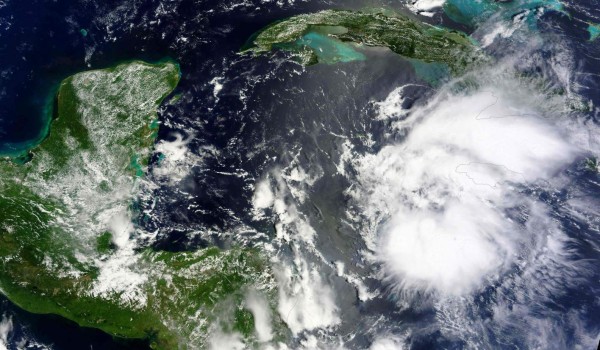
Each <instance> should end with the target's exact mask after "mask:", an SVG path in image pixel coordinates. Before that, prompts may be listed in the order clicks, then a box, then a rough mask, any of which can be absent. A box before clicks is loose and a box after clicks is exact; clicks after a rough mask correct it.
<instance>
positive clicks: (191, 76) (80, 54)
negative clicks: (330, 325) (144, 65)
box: [0, 0, 600, 349]
mask: <svg viewBox="0 0 600 350" xmlns="http://www.w3.org/2000/svg"><path fill="white" fill-rule="evenodd" d="M456 3H457V4H461V6H466V7H468V6H469V2H465V1H462V2H461V1H457V2H456ZM541 3H544V2H543V1H542V2H541ZM408 5H410V4H408ZM563 6H564V11H566V12H568V14H565V13H564V12H561V11H547V12H544V13H536V16H537V17H536V18H537V19H536V20H533V22H532V23H531V26H532V28H531V29H530V30H532V31H533V32H535V33H544V34H548V35H554V36H556V38H560V40H561V45H566V47H567V48H568V51H569V52H570V53H571V55H572V60H570V61H569V62H568V64H567V62H566V61H565V62H563V63H564V66H563V67H562V70H560V69H559V70H554V71H555V72H558V73H557V74H555V75H554V76H549V77H548V78H549V80H550V81H553V79H554V80H556V81H557V82H560V81H561V79H563V80H566V81H570V82H571V83H572V84H573V86H577V88H578V90H577V93H578V94H579V95H581V96H582V97H584V98H585V99H586V100H588V101H590V102H589V104H590V106H591V107H590V108H589V109H588V110H587V111H585V112H582V113H581V114H582V117H581V118H582V120H583V121H586V122H589V123H591V124H592V125H597V124H598V123H599V122H600V121H599V120H598V118H599V115H598V109H597V108H596V107H595V106H598V105H600V39H599V40H595V39H597V36H598V33H599V32H600V29H598V28H600V27H597V26H596V24H598V23H600V2H598V1H596V0H593V1H592V0H586V1H577V2H576V3H575V2H563ZM363 7H387V8H391V9H394V10H397V11H401V12H404V13H411V15H414V14H413V13H412V12H410V10H409V9H410V8H411V7H410V6H407V4H403V3H401V2H400V1H383V0H382V1H357V0H352V1H341V0H340V1H284V0H282V1H272V2H270V1H259V0H250V1H244V2H241V1H233V0H225V1H196V0H173V1H158V0H135V1H113V0H110V1H102V2H101V3H98V2H93V1H88V0H32V1H18V0H4V1H2V0H0V155H3V156H5V155H8V156H14V155H18V154H22V153H23V152H24V151H26V150H28V149H30V148H31V147H33V146H34V145H36V144H38V143H39V142H40V141H41V140H42V139H43V138H44V136H45V135H47V133H48V132H52V129H51V124H50V123H51V119H52V112H53V106H54V94H55V92H56V89H57V87H58V84H59V83H60V81H61V80H62V79H64V78H65V77H67V76H69V75H71V74H74V73H76V72H80V71H83V70H86V69H97V68H104V67H109V66H112V65H114V64H117V63H119V62H122V61H126V60H131V59H142V60H147V61H157V60H160V59H163V58H165V57H170V58H172V59H175V60H176V61H177V62H179V64H180V65H181V70H182V80H181V83H180V85H179V86H178V88H177V90H176V91H175V93H176V94H179V95H180V96H181V97H180V101H181V102H180V103H178V104H176V105H166V106H164V107H163V108H161V110H160V119H161V122H162V125H161V129H160V133H159V137H158V140H157V143H160V142H161V141H164V142H166V143H170V142H173V141H174V140H184V141H185V145H186V147H187V149H189V150H190V152H191V154H192V155H191V156H190V157H189V158H190V160H189V161H190V163H189V164H184V167H187V168H186V169H187V170H186V171H187V172H186V173H185V174H177V175H176V176H175V175H173V174H167V175H165V178H161V177H160V176H157V177H156V179H155V181H156V184H157V189H156V190H155V193H154V198H153V199H152V200H148V201H146V202H145V201H144V200H141V202H140V203H139V205H140V206H141V207H142V208H149V207H152V208H153V210H152V213H153V214H152V215H149V216H147V217H144V218H140V219H139V221H138V222H136V224H137V225H139V226H141V227H144V228H145V229H147V230H148V231H156V230H159V231H160V234H159V236H158V237H157V239H156V240H153V241H149V242H147V245H149V246H153V247H155V248H156V249H165V250H173V251H179V250H191V249H195V248H198V247H205V246H209V245H217V246H220V247H223V248H227V247H229V246H231V245H232V244H234V243H240V242H241V243H242V244H248V245H254V244H258V243H260V242H264V241H269V240H270V239H272V238H273V237H274V236H275V235H276V232H275V228H274V225H273V223H272V222H270V221H257V220H254V218H253V215H254V214H253V212H252V211H251V210H250V209H249V208H251V206H252V204H251V202H252V195H253V193H252V191H251V188H252V186H251V181H254V180H256V179H260V178H261V176H262V174H263V173H264V172H265V171H266V170H265V169H267V168H268V167H270V166H271V165H272V164H271V163H273V162H275V163H277V162H280V165H281V166H282V167H283V166H284V165H285V164H287V163H293V162H295V163H294V164H298V165H299V166H301V167H302V168H304V169H313V170H311V171H308V174H304V175H305V178H304V180H302V181H305V180H306V178H309V179H310V178H311V177H314V178H321V179H322V180H321V181H315V182H314V186H312V184H311V186H312V187H311V186H306V187H301V189H302V190H303V191H305V192H306V193H307V194H306V196H307V197H309V198H310V201H308V202H307V203H310V204H306V206H300V205H299V208H301V210H303V211H304V212H305V213H306V217H307V218H309V219H310V221H311V222H312V223H313V226H314V229H315V230H316V232H317V233H318V234H317V235H316V238H315V241H316V242H315V244H316V246H318V247H319V253H320V254H321V255H322V256H324V257H327V259H326V260H328V261H332V262H333V261H342V262H344V263H345V265H346V266H355V267H354V270H353V271H352V272H353V273H354V274H355V275H359V276H367V277H365V278H364V280H363V283H364V285H365V286H366V287H367V288H368V289H370V290H378V291H380V292H381V293H380V295H379V296H378V297H375V298H372V299H368V300H366V301H364V302H360V303H359V302H358V301H357V297H356V294H357V292H356V290H355V289H354V288H353V287H352V286H350V285H349V284H348V283H346V282H345V281H344V280H343V279H341V278H335V277H330V278H329V279H328V281H329V282H330V284H331V285H333V286H334V287H335V290H336V293H337V294H336V299H337V300H336V301H337V306H338V308H339V309H340V310H344V319H343V322H341V324H340V326H339V328H338V329H336V331H335V333H336V334H334V335H331V337H332V338H336V336H339V338H340V339H343V340H344V343H345V344H346V346H348V347H349V348H356V349H361V348H368V347H369V346H370V344H371V343H372V339H371V335H372V334H373V332H380V331H381V332H383V331H385V330H389V331H390V332H391V331H392V330H393V329H394V325H399V324H408V325H413V326H414V327H417V328H421V329H422V333H420V332H414V333H412V334H411V336H410V337H409V338H411V341H410V344H411V348H413V349H432V348H447V349H461V348H465V347H469V346H473V344H475V345H477V344H479V345H481V344H482V343H478V341H479V340H477V339H476V340H472V341H473V343H470V341H471V340H469V339H467V338H465V337H462V338H461V337H448V336H446V334H445V333H444V332H443V331H440V330H433V331H431V332H429V331H428V325H429V324H433V323H435V322H438V321H439V317H440V316H439V313H436V311H434V310H433V309H428V308H419V307H414V308H398V301H399V299H401V297H400V296H398V295H396V294H395V293H394V292H393V289H394V288H393V286H392V285H391V284H390V283H388V282H386V281H385V280H381V279H379V278H378V276H377V274H375V273H374V272H373V271H374V270H376V268H374V267H372V266H369V265H368V264H365V260H364V258H363V257H362V256H361V255H360V253H359V252H361V251H364V250H366V249H367V248H368V247H367V245H368V244H367V243H365V240H363V238H362V237H361V235H360V234H358V233H357V232H356V229H355V227H353V226H352V225H349V224H348V225H345V224H340V222H338V221H335V220H332V219H330V218H343V217H345V215H347V209H348V207H349V206H351V205H350V204H349V203H350V200H349V199H348V196H347V193H346V192H345V191H346V189H348V188H352V186H354V184H353V182H352V180H351V179H350V178H351V177H349V176H342V171H341V170H340V168H337V169H336V168H335V167H334V166H333V165H332V164H331V163H332V161H331V159H333V158H335V159H337V157H341V156H340V154H341V153H343V143H342V142H341V141H340V138H341V137H340V135H344V136H348V137H349V138H351V139H352V140H357V141H356V143H355V144H354V148H353V149H354V151H355V152H357V153H358V154H363V153H373V154H375V153H377V152H379V151H381V150H382V149H383V148H384V146H385V145H388V144H390V143H393V142H395V141H401V140H404V138H405V135H403V134H402V133H399V132H398V133H395V132H390V127H391V126H392V124H393V122H392V121H386V120H383V119H381V120H379V119H376V118H375V117H376V115H377V113H378V111H379V109H378V108H379V107H378V106H377V105H376V104H375V103H374V101H384V100H386V98H388V96H389V95H390V92H391V91H394V89H395V88H397V87H399V86H405V87H406V88H405V89H404V90H403V91H404V92H405V94H404V96H403V100H402V101H401V105H402V108H405V109H407V108H410V107H411V106H412V105H413V104H415V105H419V104H421V105H422V104H423V103H424V100H426V98H428V97H431V96H432V95H433V94H434V93H435V89H433V88H431V87H429V86H426V84H424V81H427V78H426V77H424V75H426V74H425V73H423V72H421V74H419V66H418V65H414V64H411V63H410V62H409V61H407V60H404V59H402V58H400V57H398V56H397V55H395V54H393V53H391V52H389V51H388V50H385V49H381V48H368V49H367V48H363V49H360V50H359V51H355V48H353V47H351V46H345V45H344V46H340V47H332V48H331V47H330V48H329V49H330V50H339V51H343V52H344V53H345V55H346V56H347V57H350V58H349V59H347V61H348V62H342V63H336V64H331V65H330V64H319V65H315V66H311V67H309V68H306V69H304V68H302V67H300V66H299V65H298V64H297V63H295V62H293V61H292V60H290V59H289V56H288V55H287V54H286V53H284V52H275V53H273V54H272V55H269V56H261V57H248V56H242V55H240V54H239V50H240V48H241V47H243V46H244V45H245V44H246V42H247V40H248V38H249V37H250V36H251V34H252V33H255V32H256V31H257V30H259V29H260V28H262V27H264V26H266V25H268V24H270V23H272V22H274V21H276V20H280V19H283V18H287V17H290V16H293V15H295V14H301V13H307V12H314V11H318V10H323V9H330V8H339V9H360V8H363ZM537 9H539V7H536V6H531V9H529V10H530V11H534V12H535V11H538V10H537ZM471 10H472V11H475V12H477V11H479V12H477V13H480V12H481V13H485V11H483V10H481V9H470V10H469V11H471ZM432 11H433V13H432V14H431V15H429V14H428V15H427V16H422V17H420V18H421V19H422V20H424V21H427V22H429V23H432V24H438V25H444V26H446V27H449V28H454V29H457V30H462V31H465V32H467V33H469V34H470V33H472V32H473V31H474V30H473V29H472V28H471V27H469V26H468V23H459V22H460V18H457V17H452V18H451V16H450V17H449V16H448V15H447V14H444V13H442V11H440V10H439V9H438V10H432ZM519 14H522V12H519V13H515V14H513V15H512V16H513V17H512V18H511V20H512V19H514V18H518V16H519ZM486 16H487V14H486ZM490 16H491V15H490ZM499 30H500V29H499ZM499 35H500V34H499ZM507 35H508V34H507ZM507 37H508V36H507ZM479 39H480V42H483V41H484V40H485V38H484V37H480V38H479ZM302 40H306V41H307V42H308V43H309V44H308V45H312V44H314V45H321V44H319V43H320V42H321V40H323V38H322V37H319V36H318V35H317V34H314V35H313V36H308V35H307V36H306V37H304V38H303V39H302ZM500 41H501V40H500ZM322 45H325V46H327V45H330V43H324V44H322ZM322 45H321V46H322ZM523 45H524V44H523V43H522V42H520V43H514V42H508V40H507V41H506V42H503V41H501V42H500V43H498V42H496V41H495V42H493V43H492V44H490V45H489V46H487V47H486V50H487V52H489V53H490V55H497V56H506V55H507V54H509V53H510V50H515V52H517V51H518V50H521V49H522V47H523ZM357 50H358V49H357ZM553 50H554V49H553V48H551V47H549V48H548V49H547V51H544V50H541V52H539V54H540V55H541V57H547V58H548V65H550V58H553V59H554V58H555V55H554V52H555V51H553ZM544 55H546V56H544ZM324 57H326V58H327V57H328V56H326V55H324ZM342 61H346V60H342ZM553 62H554V61H553ZM554 63H556V62H554ZM556 64H558V65H559V66H560V64H561V62H560V60H559V62H557V63H556ZM545 68H547V67H543V66H542V67H539V68H538V69H539V71H543V70H544V69H545ZM424 69H425V68H424ZM539 71H538V73H539ZM428 73H430V74H434V75H435V76H432V77H431V79H433V80H435V79H436V77H437V76H438V75H443V74H444V73H443V72H441V73H439V74H438V73H436V72H433V73H432V72H431V71H428ZM531 73H532V74H534V73H536V72H535V71H534V72H531ZM565 93H566V92H565ZM588 107H589V106H588ZM374 120H375V121H374ZM599 136H600V135H599ZM207 154H208V156H207ZM590 156H600V155H594V154H590ZM332 157H333V158H332ZM159 158H160V156H159V155H156V156H155V157H154V158H153V163H152V164H151V165H150V167H151V169H152V168H153V167H154V166H155V165H156V164H157V162H159V161H160V160H159ZM274 160H276V161H274ZM180 165H181V164H180ZM178 166H179V165H178ZM235 173H238V174H239V173H245V174H246V175H245V176H227V175H224V174H235ZM323 174H326V175H323ZM174 176H175V178H177V180H178V181H179V182H178V184H177V186H174V185H173V182H172V179H173V178H174ZM564 176H565V177H568V178H569V179H571V185H570V186H572V187H569V188H577V193H578V195H579V196H581V198H597V197H598V196H599V195H600V188H599V186H598V185H597V183H598V174H597V173H594V172H590V171H586V170H585V169H584V168H583V167H581V166H578V165H576V164H574V165H572V166H570V167H569V168H568V169H567V170H565V172H564ZM308 182H310V181H308ZM523 193H527V195H528V196H530V197H532V198H533V197H535V198H537V199H539V200H540V201H542V202H544V203H545V204H546V205H548V207H550V208H552V214H551V217H552V219H553V220H556V221H557V222H559V224H560V226H561V227H562V229H563V231H564V232H565V233H566V234H567V235H568V236H569V237H570V238H571V239H572V241H571V243H570V244H571V246H570V248H571V249H573V251H576V252H577V253H576V254H577V259H578V260H581V261H592V262H593V261H595V262H597V261H598V259H599V258H600V253H599V251H598V240H599V239H598V231H597V227H598V225H599V223H600V218H599V217H598V216H597V214H598V212H599V210H598V208H596V209H595V210H591V212H595V214H594V215H589V216H586V217H576V216H568V215H566V214H564V212H562V211H561V210H562V209H561V208H562V205H563V204H564V203H565V202H566V201H567V200H570V199H572V198H573V196H572V192H570V191H567V190H564V191H562V192H561V191H560V190H557V191H555V192H544V191H543V190H539V189H535V188H526V189H523ZM592 203H596V202H592ZM593 205H595V204H593ZM592 209H593V208H592ZM0 210H1V208H0ZM515 210H516V209H515ZM517 216H518V215H517ZM240 227H242V229H240ZM257 231H260V232H264V233H265V234H264V235H258V234H256V232H257ZM223 232H234V234H223ZM287 253H288V254H291V250H290V251H289V252H287ZM306 259H307V260H308V261H310V263H311V264H315V265H319V264H322V265H324V266H325V265H327V264H324V263H323V262H322V261H321V260H320V258H319V257H317V256H316V255H315V256H309V254H307V257H306ZM325 269H333V268H332V267H331V266H326V267H325ZM327 271H329V270H327ZM327 273H328V274H329V275H327V276H334V275H335V273H334V272H331V271H329V272H327ZM327 273H325V274H327ZM557 278H560V277H557ZM599 278H600V271H599V270H596V271H590V272H589V274H588V275H586V276H585V277H582V280H583V281H584V282H583V283H581V284H578V285H576V286H574V287H570V286H566V285H565V290H564V293H563V294H561V295H558V296H553V297H552V298H551V300H549V301H545V302H547V304H545V305H544V307H547V308H549V309H552V310H554V311H555V312H556V313H561V312H566V311H568V310H578V312H577V316H578V317H580V318H578V321H577V322H581V323H582V326H581V328H579V327H577V326H572V327H571V326H569V327H567V326H565V327H566V328H565V329H564V337H565V339H566V340H565V344H575V343H577V342H578V341H577V339H579V337H583V336H582V335H581V334H580V333H581V332H584V333H585V334H593V333H594V332H595V331H598V330H599V329H600V301H599V300H598V295H600V294H598V293H600V285H598V280H599ZM496 287H498V286H497V285H495V286H490V288H489V289H488V290H484V291H482V292H481V293H480V294H479V295H478V296H477V297H478V298H480V300H481V303H482V305H483V304H486V305H488V306H489V303H493V300H495V298H496V289H495V288H496ZM474 305H477V304H474ZM538 306H540V305H538ZM540 307H541V306H540ZM535 312H537V311H534V312H533V313H535ZM468 313H469V315H468V317H471V318H473V319H477V317H481V318H482V319H485V318H486V317H487V316H489V314H490V313H491V311H490V308H489V307H484V306H482V307H480V308H479V307H473V308H472V309H469V310H468ZM540 314H542V312H541V311H540ZM0 317H2V320H1V323H0V330H6V329H10V331H9V332H6V331H5V335H2V334H0V336H2V337H5V338H6V339H5V341H6V343H7V344H8V348H10V349H12V348H22V347H18V346H19V344H23V345H24V348H27V349H46V348H52V349H87V348H90V349H143V348H147V344H145V343H144V342H137V341H134V342H131V341H129V342H125V341H122V340H116V339H113V338H111V337H110V336H108V335H106V334H104V333H102V332H100V331H97V330H92V329H86V328H81V327H78V326H77V325H75V324H73V323H72V322H69V321H66V320H63V319H60V318H58V317H55V316H51V315H34V314H31V313H28V312H25V311H23V310H21V309H19V308H18V307H17V306H15V305H13V304H11V303H10V301H8V300H6V299H5V298H0ZM465 317H467V316H465ZM379 318H381V319H383V320H384V321H383V322H378V321H377V320H378V319H379ZM561 322H564V323H561ZM568 323H569V321H564V320H563V321H559V320H557V321H556V324H557V325H558V327H561V326H562V325H568ZM8 325H10V327H8ZM7 327H8V328H7ZM428 332H429V333H428ZM506 333H510V332H509V331H508V330H504V331H503V334H493V335H489V337H488V338H486V341H487V343H485V344H492V345H494V346H495V347H497V348H503V347H504V345H503V344H504V342H508V343H510V345H511V346H523V347H524V348H527V343H526V340H524V338H523V339H521V338H519V339H517V340H514V339H512V338H511V337H510V335H507V334H506ZM473 338H474V339H475V338H477V337H476V336H473ZM0 339H2V338H0ZM465 339H467V340H465ZM507 339H508V340H507ZM299 344H300V343H299V341H298V342H297V343H295V344H292V346H294V345H296V346H299ZM484 347H485V346H484ZM506 348H508V345H506Z"/></svg>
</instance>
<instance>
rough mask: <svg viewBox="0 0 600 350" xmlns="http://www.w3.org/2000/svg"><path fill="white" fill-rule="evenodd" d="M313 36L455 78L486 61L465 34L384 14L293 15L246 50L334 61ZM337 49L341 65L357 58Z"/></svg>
mask: <svg viewBox="0 0 600 350" xmlns="http://www.w3.org/2000/svg"><path fill="white" fill-rule="evenodd" d="M315 33H316V34H319V35H320V36H326V37H328V38H330V40H333V41H335V42H339V43H345V44H348V43H353V44H356V45H365V46H379V47H387V48H389V49H390V50H392V51H393V52H395V53H397V54H399V55H401V56H403V57H405V58H409V59H413V60H420V61H422V62H424V63H439V64H444V65H447V66H448V67H449V68H450V70H451V71H452V72H454V73H459V72H462V71H463V70H464V69H465V68H466V67H467V66H469V65H471V64H473V63H474V62H476V61H478V60H481V59H482V55H481V54H480V53H479V52H478V51H477V49H476V48H475V46H474V45H473V44H472V42H471V41H470V39H469V38H468V37H467V36H466V35H465V34H463V33H460V32H456V31H451V30H447V29H442V28H438V27H434V26H431V25H428V24H425V23H421V22H419V21H416V20H414V19H412V18H410V17H407V16H405V15H401V14H398V13H392V12H390V11H385V10H372V11H362V12H358V11H342V10H326V11H321V12H317V13H311V14H303V15H298V16H294V17H291V18H288V19H286V20H283V21H280V22H276V23H274V24H272V25H269V26H267V27H266V28H264V29H262V30H261V31H259V32H258V33H256V34H255V35H253V37H252V38H251V39H250V40H249V44H248V45H247V46H246V47H245V48H244V51H252V52H255V53H264V52H268V51H271V50H273V49H281V50H287V51H292V52H294V53H296V54H297V55H298V56H299V57H300V61H301V63H303V64H306V65H309V64H314V63H318V62H324V63H331V62H332V61H333V62H335V60H332V59H330V58H327V57H326V59H325V60H323V56H324V54H323V52H324V51H327V50H324V49H323V45H320V46H316V45H314V41H315V40H314V39H312V40H311V38H310V36H311V35H312V36H314V35H315ZM307 37H308V39H307ZM319 39H320V40H322V39H321V38H319ZM327 46H332V45H331V44H329V45H327ZM336 50H337V51H339V52H340V54H339V56H340V57H339V59H338V61H344V57H346V56H347V54H348V53H349V54H351V55H354V56H356V54H355V53H353V52H352V51H351V50H349V49H347V48H344V49H336Z"/></svg>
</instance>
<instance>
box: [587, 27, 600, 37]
mask: <svg viewBox="0 0 600 350" xmlns="http://www.w3.org/2000/svg"><path fill="white" fill-rule="evenodd" d="M587 30H588V32H589V33H590V40H596V39H598V37H600V24H590V25H589V26H588V28H587Z"/></svg>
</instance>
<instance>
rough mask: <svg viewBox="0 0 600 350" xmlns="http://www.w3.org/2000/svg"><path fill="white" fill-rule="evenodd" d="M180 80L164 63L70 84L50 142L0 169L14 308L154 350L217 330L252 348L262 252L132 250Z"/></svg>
mask: <svg viewBox="0 0 600 350" xmlns="http://www.w3.org/2000/svg"><path fill="white" fill-rule="evenodd" d="M179 78H180V72H179V67H178V66H177V64H175V63H174V62H171V61H164V62H160V63H156V64H149V63H144V62H140V61H133V62H128V63H124V64H120V65H117V66H115V67H112V68H108V69H102V70H93V71H87V72H82V73H79V74H75V75H73V76H71V77H69V78H67V79H65V80H64V81H63V82H62V83H61V85H60V87H59V90H58V94H57V96H56V111H55V119H54V120H53V121H52V124H51V128H50V132H49V134H48V135H47V137H46V138H45V139H44V140H43V141H42V142H41V143H40V144H39V145H37V146H35V147H34V148H32V149H31V150H29V152H27V153H26V154H27V156H26V157H25V156H19V157H16V158H5V159H3V160H1V161H0V208H1V210H0V290H1V292H2V293H3V294H5V295H6V296H7V297H8V298H9V299H10V300H11V301H13V302H14V303H15V304H17V305H19V306H20V307H22V308H23V309H25V310H28V311H30V312H34V313H52V314H57V315H60V316H63V317H65V318H68V319H70V320H73V321H75V322H77V323H78V324H79V325H81V326H85V327H93V328H98V329H101V330H103V331H105V332H107V333H109V334H111V335H113V336H115V337H122V338H139V339H147V340H148V341H149V342H150V344H151V346H152V347H153V348H156V349H177V348H179V349H186V348H194V349H195V348H203V347H205V346H206V342H207V339H208V335H209V333H210V330H211V329H212V327H216V326H215V323H216V324H217V326H218V327H219V328H220V329H221V330H222V331H225V332H229V331H230V332H233V331H237V332H240V333H241V334H242V336H243V337H244V339H245V340H246V341H247V343H249V344H252V342H253V341H254V339H255V335H254V329H253V328H252V326H251V325H253V323H252V320H251V314H250V316H249V314H248V311H247V310H245V309H244V308H243V301H244V296H245V293H246V292H247V290H249V289H250V288H251V289H252V290H253V291H259V292H261V293H264V294H265V295H266V296H271V295H272V294H273V293H274V285H275V283H274V281H273V277H272V274H271V273H270V270H269V267H268V265H267V264H266V261H265V259H264V258H263V256H262V255H261V253H260V252H259V251H257V250H253V249H248V248H241V247H234V248H231V249H228V250H221V249H218V248H215V247H212V248H206V249H200V250H198V251H193V252H166V251H156V250H153V249H151V248H139V246H138V245H137V244H136V243H135V240H136V239H137V238H138V236H139V235H140V229H139V228H137V227H135V225H134V222H135V220H134V219H135V216H136V211H135V210H134V209H133V207H134V206H133V203H134V202H135V199H136V197H137V196H138V195H139V192H140V186H139V185H140V181H143V180H144V178H143V177H144V175H145V173H146V172H147V165H148V159H149V156H150V154H151V151H152V146H153V144H154V141H155V137H156V131H157V128H158V123H157V109H158V108H159V106H160V104H161V103H162V102H163V100H164V99H165V98H167V96H169V95H170V94H171V92H172V91H173V90H174V89H175V87H176V86H177V84H178V82H179ZM271 300H272V299H271ZM273 308H274V306H273ZM223 320H225V321H226V322H223ZM217 321H219V322H220V323H219V322H217ZM227 321H228V322H227Z"/></svg>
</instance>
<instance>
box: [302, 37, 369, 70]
mask: <svg viewBox="0 0 600 350" xmlns="http://www.w3.org/2000/svg"><path fill="white" fill-rule="evenodd" d="M295 45H298V46H306V47H310V48H311V49H312V50H313V52H314V53H315V54H316V55H317V57H318V58H319V62H321V63H328V64H332V63H338V62H352V61H363V60H365V59H366V56H365V55H364V54H363V53H361V52H359V51H357V50H356V49H355V48H354V47H353V45H351V44H347V43H344V42H342V41H340V40H337V39H335V38H333V37H330V36H328V35H324V34H320V33H316V32H309V33H307V34H305V35H304V36H303V37H302V38H300V39H298V40H297V41H296V42H295Z"/></svg>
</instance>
